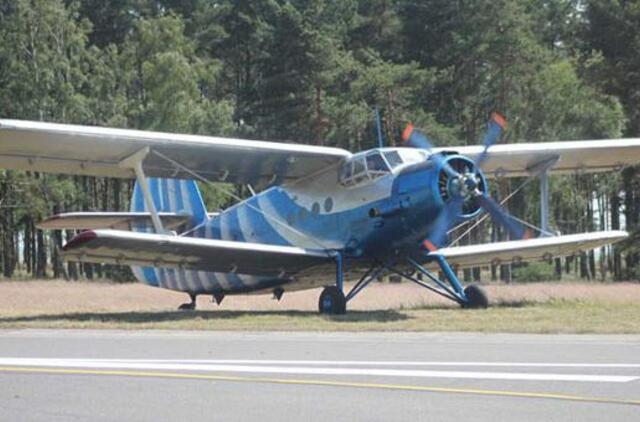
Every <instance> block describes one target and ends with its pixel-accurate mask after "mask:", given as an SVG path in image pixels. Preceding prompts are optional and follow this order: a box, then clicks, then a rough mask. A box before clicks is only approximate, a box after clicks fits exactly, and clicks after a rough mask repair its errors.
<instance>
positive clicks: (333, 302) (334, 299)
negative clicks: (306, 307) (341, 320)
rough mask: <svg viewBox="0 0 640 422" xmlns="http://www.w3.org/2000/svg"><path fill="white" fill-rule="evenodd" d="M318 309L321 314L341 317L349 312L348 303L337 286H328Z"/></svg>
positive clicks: (321, 297) (323, 292)
mask: <svg viewBox="0 0 640 422" xmlns="http://www.w3.org/2000/svg"><path fill="white" fill-rule="evenodd" d="M318 309H319V310H320V313H321V314H330V315H339V314H344V313H346V312H347V301H346V299H345V297H344V293H342V292H341V291H340V290H339V289H338V288H337V287H336V286H327V287H325V288H324V290H323V291H322V293H321V294H320V300H318Z"/></svg>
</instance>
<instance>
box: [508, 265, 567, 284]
mask: <svg viewBox="0 0 640 422" xmlns="http://www.w3.org/2000/svg"><path fill="white" fill-rule="evenodd" d="M512 276H513V280H514V281H519V282H534V281H551V280H555V279H556V278H557V277H556V273H555V269H554V268H553V265H551V264H549V263H546V262H528V263H523V264H521V265H519V266H518V267H516V268H514V269H513V275H512Z"/></svg>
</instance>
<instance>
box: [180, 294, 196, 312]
mask: <svg viewBox="0 0 640 422" xmlns="http://www.w3.org/2000/svg"><path fill="white" fill-rule="evenodd" d="M196 297H197V295H195V294H193V293H189V298H190V299H191V302H187V303H183V304H182V305H180V306H179V307H178V309H179V310H181V311H193V310H194V309H196Z"/></svg>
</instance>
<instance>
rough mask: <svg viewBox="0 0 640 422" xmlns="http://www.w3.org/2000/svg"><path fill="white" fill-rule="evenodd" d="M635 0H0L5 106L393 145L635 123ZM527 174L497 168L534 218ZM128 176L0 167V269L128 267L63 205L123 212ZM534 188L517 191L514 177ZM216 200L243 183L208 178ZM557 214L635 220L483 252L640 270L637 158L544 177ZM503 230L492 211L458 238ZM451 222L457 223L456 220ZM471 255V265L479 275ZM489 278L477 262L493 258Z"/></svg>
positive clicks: (519, 138) (556, 133) (603, 269)
mask: <svg viewBox="0 0 640 422" xmlns="http://www.w3.org/2000/svg"><path fill="white" fill-rule="evenodd" d="M639 104H640V1H623V0H619V1H616V0H541V1H540V0H539V1H533V0H475V1H464V0H457V1H456V0H425V1H419V0H412V1H404V0H333V1H330V0H289V1H284V0H255V1H242V0H236V1H233V0H220V1H212V0H162V1H153V0H112V1H103V0H83V1H62V0H0V116H1V117H2V118H14V119H29V120H40V121H47V122H64V123H74V124H85V125H99V126H112V127H126V128H137V129H146V130H157V131H168V132H185V133H197V134H210V135H222V136H236V137H243V138H249V139H261V140H270V141H291V142H301V143H308V144H314V145H327V146H338V147H342V148H347V149H349V150H351V151H353V152H356V151H360V150H364V149H368V148H372V147H375V146H377V142H378V141H377V138H376V129H375V120H374V111H375V109H376V108H377V109H378V110H379V111H380V113H381V115H382V129H383V134H384V138H385V142H386V144H387V145H394V144H395V143H396V141H397V140H398V138H399V133H400V131H401V129H402V128H403V126H404V125H405V124H406V123H407V122H408V121H412V122H414V123H415V124H416V126H418V127H420V128H421V129H423V130H424V131H425V132H426V133H428V134H429V135H430V137H432V138H433V139H435V140H436V142H437V144H438V145H441V146H444V145H460V144H476V143H478V139H479V138H480V136H481V134H482V132H483V131H484V128H485V125H486V122H487V118H488V116H489V113H490V112H491V111H493V110H500V111H501V112H502V113H504V114H506V116H507V118H508V120H509V128H508V131H507V132H506V134H505V136H504V139H503V142H543V141H558V140H572V139H604V138H619V137H640V107H639ZM529 181H530V180H524V179H522V180H501V181H498V182H497V183H495V182H494V183H493V189H494V192H493V194H494V196H496V197H498V198H505V197H506V196H507V195H509V194H510V193H512V192H517V193H516V194H515V195H514V197H513V198H512V199H511V200H510V201H509V202H508V203H507V207H508V208H509V210H510V212H512V213H513V214H514V215H516V216H518V217H519V218H523V219H525V220H527V221H530V222H534V223H536V222H538V221H539V199H538V198H539V189H538V185H537V183H528V182H529ZM132 183H133V182H131V181H127V180H119V179H108V178H92V177H82V176H60V175H50V174H38V173H24V172H15V171H3V170H0V269H1V271H2V272H1V274H0V277H5V278H48V277H55V278H67V279H78V278H89V279H92V278H105V277H106V278H111V279H116V280H129V279H130V278H131V275H130V273H129V272H128V271H127V269H125V268H119V267H114V266H101V265H93V264H91V265H89V264H87V265H77V264H74V263H68V264H66V263H63V261H62V260H61V258H60V254H59V249H60V246H61V245H62V244H63V243H64V242H65V241H66V240H67V239H68V238H70V237H71V236H73V235H74V233H73V232H62V233H59V232H51V233H45V232H43V231H41V230H38V229H37V228H36V224H37V222H38V221H39V220H41V219H43V218H45V217H47V216H49V215H51V214H56V213H60V212H69V211H90V210H110V211H118V210H127V209H128V201H129V198H130V196H131V191H132V186H133V185H132ZM523 185H524V187H523V188H522V189H519V188H520V187H521V186H523ZM203 188H204V191H205V196H206V201H207V203H208V206H209V209H210V211H215V210H216V209H219V208H223V207H225V206H228V205H230V204H231V203H232V202H233V199H232V196H231V195H230V193H231V192H232V190H235V191H236V193H237V194H240V195H243V196H246V195H247V192H245V188H243V187H234V186H228V185H217V186H203ZM551 203H552V210H551V211H552V215H551V226H552V227H553V229H554V231H557V232H560V233H563V234H568V233H576V232H582V231H593V230H605V229H619V228H623V229H626V230H629V231H630V232H631V234H632V236H631V238H630V239H629V240H628V241H626V242H624V243H622V244H620V245H618V246H616V247H608V248H603V249H602V250H600V251H598V252H596V253H593V252H592V253H588V254H582V255H579V256H576V257H572V258H568V259H563V260H560V259H557V260H555V261H554V262H550V263H548V264H537V265H530V266H521V267H520V268H517V269H515V270H514V271H513V272H511V271H510V270H511V268H509V267H508V266H503V267H502V268H493V269H492V274H491V277H492V278H502V279H506V280H510V279H511V278H516V279H539V278H556V279H557V278H561V277H573V278H576V277H579V278H585V279H593V280H596V279H602V280H637V278H638V275H639V274H640V246H639V244H638V241H637V239H638V237H639V236H640V221H639V214H640V172H639V171H638V168H627V169H624V170H621V171H618V172H615V173H609V174H606V175H572V176H562V177H553V178H552V179H551ZM505 236H506V235H505V234H504V233H502V232H501V231H500V230H498V229H496V228H495V227H492V226H491V225H490V224H489V223H488V222H486V223H483V224H482V225H480V226H478V228H477V229H475V230H473V231H471V232H470V233H469V234H468V235H466V236H464V237H463V238H462V239H461V240H460V242H459V243H460V244H466V243H477V242H486V241H495V240H502V239H505V238H506V237H505ZM454 237H455V236H454ZM481 276H482V275H481V274H480V272H479V271H478V270H475V271H467V272H465V279H467V280H469V279H472V278H475V279H478V278H480V277H481ZM485 276H486V275H485Z"/></svg>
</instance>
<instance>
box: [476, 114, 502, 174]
mask: <svg viewBox="0 0 640 422" xmlns="http://www.w3.org/2000/svg"><path fill="white" fill-rule="evenodd" d="M506 127H507V120H506V119H505V118H504V116H503V115H502V114H500V113H497V112H493V113H491V119H490V120H489V123H488V124H487V133H486V134H485V135H484V139H483V140H482V145H484V149H483V150H482V152H481V153H480V155H478V157H477V158H476V161H475V165H476V169H480V167H481V166H482V163H483V162H484V161H485V160H486V159H487V156H488V154H489V148H491V147H492V146H493V145H495V143H496V142H498V139H500V135H501V134H502V131H503V130H504V129H505V128H506ZM476 171H477V170H476Z"/></svg>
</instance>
